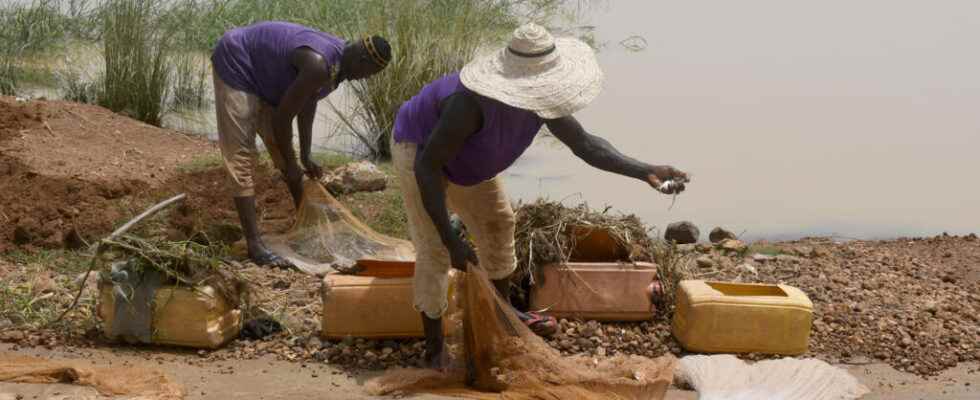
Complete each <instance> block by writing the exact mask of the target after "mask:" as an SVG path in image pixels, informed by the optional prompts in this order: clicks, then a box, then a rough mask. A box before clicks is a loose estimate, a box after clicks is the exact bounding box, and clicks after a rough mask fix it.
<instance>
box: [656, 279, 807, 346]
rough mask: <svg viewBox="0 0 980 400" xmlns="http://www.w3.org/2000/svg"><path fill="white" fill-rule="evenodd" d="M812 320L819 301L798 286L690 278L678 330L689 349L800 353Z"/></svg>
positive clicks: (680, 298)
mask: <svg viewBox="0 0 980 400" xmlns="http://www.w3.org/2000/svg"><path fill="white" fill-rule="evenodd" d="M812 320H813V303H812V302H810V299H809V298H807V296H806V294H804V293H803V292H802V291H801V290H799V289H797V288H795V287H792V286H787V285H766V284H751V283H735V282H705V281H701V280H687V281H681V283H680V285H679V286H678V288H677V308H676V310H675V312H674V320H673V324H672V328H673V333H674V337H676V338H677V341H678V342H680V344H681V345H682V346H684V348H685V349H687V350H688V351H693V352H705V353H769V354H784V355H798V354H802V353H805V352H806V351H807V349H808V348H809V342H810V327H811V324H812Z"/></svg>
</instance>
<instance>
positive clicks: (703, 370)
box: [675, 354, 868, 400]
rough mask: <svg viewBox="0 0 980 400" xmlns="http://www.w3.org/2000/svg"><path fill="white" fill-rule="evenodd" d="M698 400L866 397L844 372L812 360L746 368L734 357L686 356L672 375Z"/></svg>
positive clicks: (841, 399)
mask: <svg viewBox="0 0 980 400" xmlns="http://www.w3.org/2000/svg"><path fill="white" fill-rule="evenodd" d="M675 378H676V380H677V381H678V383H686V384H688V385H689V386H691V387H692V388H694V390H696V391H697V392H698V400H851V399H858V398H861V396H864V395H865V394H867V393H868V389H867V388H866V387H864V385H861V383H860V382H858V380H857V379H856V378H854V376H852V375H851V374H850V373H848V372H847V371H845V370H843V369H840V368H837V367H834V366H832V365H830V364H827V363H826V362H823V361H820V360H816V359H796V358H783V359H780V360H767V361H760V362H757V363H755V364H748V363H746V362H745V361H742V360H739V359H738V358H736V357H735V356H732V355H728V354H723V355H712V356H703V355H696V356H687V357H684V358H682V359H681V360H680V364H679V366H678V369H677V373H676V375H675Z"/></svg>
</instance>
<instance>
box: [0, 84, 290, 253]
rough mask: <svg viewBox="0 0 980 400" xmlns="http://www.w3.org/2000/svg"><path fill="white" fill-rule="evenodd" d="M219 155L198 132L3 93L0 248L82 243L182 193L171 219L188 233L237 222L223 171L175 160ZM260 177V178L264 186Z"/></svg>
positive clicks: (0, 105) (98, 109)
mask: <svg viewBox="0 0 980 400" xmlns="http://www.w3.org/2000/svg"><path fill="white" fill-rule="evenodd" d="M216 155H217V149H216V148H215V147H214V145H213V144H211V143H209V142H208V141H207V140H206V139H205V138H198V137H191V136H187V135H184V134H181V133H178V132H174V131H169V130H165V129H160V128H156V127H153V126H149V125H146V124H143V123H141V122H138V121H134V120H132V119H129V118H126V117H122V116H119V115H116V114H113V113H111V112H110V111H108V110H106V109H103V108H101V107H96V106H90V105H85V104H76V103H69V102H62V101H27V102H23V101H17V100H14V99H13V98H10V97H0V187H2V188H4V190H2V191H0V251H7V250H10V249H12V248H14V247H47V248H52V247H69V248H71V247H79V246H82V245H83V239H84V240H90V241H91V240H94V239H97V238H98V237H100V236H101V235H103V234H105V233H107V232H109V231H110V230H111V229H112V228H113V227H114V226H115V225H116V224H119V223H121V222H123V221H122V220H123V219H125V218H127V217H129V216H132V215H135V214H136V213H138V212H140V211H141V210H142V208H143V207H146V206H147V205H148V204H150V203H155V202H156V201H159V199H160V198H162V197H169V196H172V195H173V194H174V193H177V192H181V191H186V192H188V194H189V195H190V196H191V197H192V199H193V200H191V201H190V204H189V205H188V206H185V207H187V209H186V210H184V211H185V212H183V213H182V214H180V215H179V216H178V218H175V219H174V221H173V225H174V226H175V227H184V228H186V229H184V230H185V231H187V232H184V234H185V235H189V234H190V233H192V232H191V231H193V230H194V229H200V228H201V227H202V226H205V225H206V224H209V223H210V222H213V221H215V220H218V219H221V220H225V221H230V222H236V221H235V219H234V218H233V216H234V214H233V209H232V208H233V207H232V204H231V200H230V195H226V192H227V190H226V189H224V187H225V186H227V185H224V178H223V176H222V177H219V176H218V175H220V174H223V170H221V169H220V168H211V169H210V170H208V171H205V172H202V173H200V174H185V173H184V171H182V170H181V168H180V167H181V166H182V165H186V164H187V163H189V162H191V161H193V160H194V159H197V158H198V157H208V156H210V157H216ZM267 175H269V174H260V175H259V176H262V177H263V178H264V181H262V182H260V185H261V184H265V185H269V184H270V182H269V181H270V179H271V178H270V177H268V176H267ZM283 193H285V189H283ZM218 197H221V199H218ZM263 200H264V201H266V202H271V203H277V202H278V199H272V200H271V201H270V200H267V199H263ZM193 210H208V212H197V213H195V212H192V211H193ZM229 212H231V214H229ZM181 216H182V217H183V218H180V217H181Z"/></svg>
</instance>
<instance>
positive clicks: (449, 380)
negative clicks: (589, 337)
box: [367, 266, 676, 400]
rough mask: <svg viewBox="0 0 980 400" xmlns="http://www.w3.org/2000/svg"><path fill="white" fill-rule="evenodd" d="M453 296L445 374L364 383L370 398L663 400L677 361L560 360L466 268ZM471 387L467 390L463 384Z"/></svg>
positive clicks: (402, 374) (416, 373)
mask: <svg viewBox="0 0 980 400" xmlns="http://www.w3.org/2000/svg"><path fill="white" fill-rule="evenodd" d="M462 281H463V282H462V283H463V285H462V288H461V290H460V291H459V292H458V293H461V294H460V295H459V296H457V299H458V302H459V303H460V306H459V307H457V310H459V312H461V313H462V314H461V315H462V317H461V318H460V316H459V315H451V316H449V317H448V319H449V321H450V322H451V323H454V325H455V332H454V333H453V334H452V335H451V337H450V338H448V340H449V342H450V343H449V344H450V346H449V352H450V354H451V358H452V359H451V360H450V362H449V368H448V369H447V371H444V372H440V371H435V370H420V369H402V370H395V371H390V372H388V373H387V374H385V375H383V376H381V377H379V378H377V379H375V380H373V381H371V382H369V384H368V385H367V389H368V391H369V392H370V393H371V394H374V395H389V394H398V393H430V394H437V395H446V396H458V397H463V398H471V399H507V400H532V399H534V400H544V399H585V400H590V399H596V400H598V399H624V400H625V399H637V400H638V399H644V400H651V399H652V400H656V399H663V398H664V396H665V395H666V391H667V387H668V386H669V385H670V383H671V381H672V379H673V373H674V364H675V363H676V359H674V357H673V356H671V355H666V356H663V357H660V358H657V359H649V358H645V357H639V356H616V357H612V358H608V359H602V360H600V359H595V358H590V357H562V356H561V354H560V353H559V352H558V351H557V350H555V349H553V348H552V347H550V346H549V345H548V344H547V343H545V342H544V340H542V339H541V338H539V337H538V336H537V335H535V334H534V333H533V332H531V330H530V329H528V328H527V327H526V326H525V325H524V324H523V323H521V321H520V320H519V319H518V318H517V315H516V314H515V313H514V312H513V311H512V309H511V308H510V305H509V304H508V303H507V302H506V301H504V300H503V299H501V298H500V296H498V295H497V292H496V290H495V289H494V287H493V285H492V284H491V283H490V280H489V279H488V278H487V274H486V271H484V270H483V269H482V268H480V267H473V266H471V267H470V271H469V272H468V273H466V274H465V278H464V279H463V280H462ZM467 382H469V386H467V385H466V383H467Z"/></svg>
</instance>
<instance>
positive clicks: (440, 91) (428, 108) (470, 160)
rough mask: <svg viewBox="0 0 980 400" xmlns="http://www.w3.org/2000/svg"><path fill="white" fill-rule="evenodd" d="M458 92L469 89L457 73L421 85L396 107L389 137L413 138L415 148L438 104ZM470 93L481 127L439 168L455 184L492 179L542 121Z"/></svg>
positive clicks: (524, 147) (435, 117)
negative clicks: (423, 85)
mask: <svg viewBox="0 0 980 400" xmlns="http://www.w3.org/2000/svg"><path fill="white" fill-rule="evenodd" d="M463 91H466V92H469V89H467V88H466V87H464V86H463V84H462V83H460V81H459V73H458V72H455V73H452V74H449V75H446V76H443V77H442V78H439V79H436V80H435V81H432V82H431V83H429V84H428V85H426V86H425V87H424V88H422V91H421V92H419V94H417V95H415V96H414V97H412V98H411V99H409V100H408V101H406V102H405V104H402V106H401V108H400V109H399V110H398V117H397V118H395V128H394V138H395V141H396V142H398V143H416V144H418V146H419V150H421V149H422V148H423V147H424V146H425V143H426V141H427V140H428V139H429V135H430V134H431V133H432V129H433V128H435V126H436V122H437V121H438V120H439V103H440V102H441V101H442V100H443V99H445V98H446V97H449V96H450V95H452V94H453V93H457V92H463ZM471 93H472V92H471ZM475 98H476V101H477V102H478V103H479V104H480V109H481V110H482V111H483V127H482V128H481V129H480V131H478V132H476V133H474V134H472V135H470V137H469V138H467V139H466V142H465V143H464V144H463V148H462V149H460V151H459V154H457V155H456V158H454V159H453V160H451V161H449V163H447V164H446V166H445V168H444V169H443V171H444V172H445V174H446V177H447V178H448V179H449V181H450V182H452V183H455V184H457V185H461V186H472V185H476V184H478V183H480V182H483V181H487V180H490V179H493V177H495V176H497V174H499V173H501V172H503V171H504V170H505V169H507V167H510V166H511V165H512V164H514V161H517V159H518V157H520V156H521V154H524V151H525V150H527V148H528V147H530V146H531V142H533V141H534V136H535V135H537V134H538V131H539V130H541V125H543V124H544V122H543V121H542V120H541V118H540V117H538V116H537V114H534V113H533V112H530V111H527V110H522V109H520V108H515V107H511V106H509V105H506V104H504V103H501V102H499V101H496V100H493V99H490V98H487V97H483V96H479V95H477V96H475ZM420 153H421V152H420Z"/></svg>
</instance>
